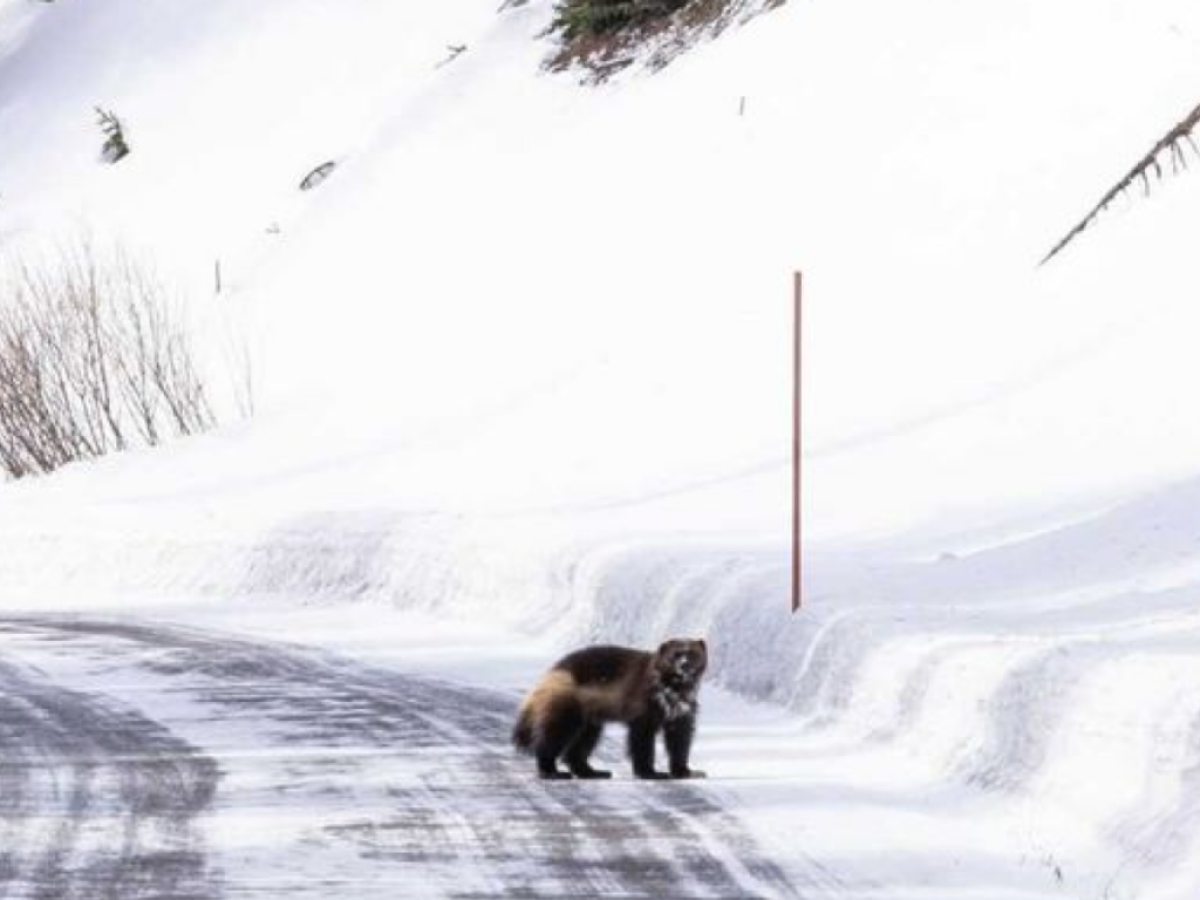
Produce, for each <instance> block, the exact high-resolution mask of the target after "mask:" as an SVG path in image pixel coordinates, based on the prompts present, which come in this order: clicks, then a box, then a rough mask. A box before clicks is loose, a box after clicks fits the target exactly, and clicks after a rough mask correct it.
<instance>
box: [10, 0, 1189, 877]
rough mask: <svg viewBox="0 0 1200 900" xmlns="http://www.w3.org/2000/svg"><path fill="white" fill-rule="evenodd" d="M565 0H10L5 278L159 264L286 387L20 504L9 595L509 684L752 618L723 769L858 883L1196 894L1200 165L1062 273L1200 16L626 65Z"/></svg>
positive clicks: (716, 755) (830, 42)
mask: <svg viewBox="0 0 1200 900" xmlns="http://www.w3.org/2000/svg"><path fill="white" fill-rule="evenodd" d="M551 5H552V4H551V3H550V2H549V0H534V2H530V3H528V4H524V5H520V6H516V7H512V8H505V9H499V10H498V9H497V8H496V7H497V3H496V2H495V0H488V2H482V0H457V2H455V3H434V2H431V0H425V2H423V0H392V2H382V0H341V2H336V3H335V2H333V0H303V2H297V0H289V2H287V3H283V2H282V0H257V2H255V3H254V4H250V5H247V4H242V3H235V2H232V0H208V2H205V3H203V4H199V3H193V4H188V5H186V6H183V5H179V4H175V5H171V6H168V5H166V4H151V3H146V2H144V0H142V2H138V0H108V2H106V3H105V4H98V3H87V2H83V0H58V2H55V3H53V4H35V3H31V2H26V0H0V260H2V259H8V258H12V257H13V256H16V255H18V254H22V253H28V252H41V251H44V250H45V248H47V247H52V246H53V245H54V244H55V243H56V242H58V241H62V240H69V239H71V238H72V236H73V235H75V234H77V233H78V232H79V231H80V230H81V229H83V230H87V231H88V232H90V233H93V234H99V235H103V236H104V238H105V240H115V241H120V242H122V243H124V244H126V245H129V246H131V247H134V248H136V249H137V250H138V251H139V252H143V253H145V254H146V255H148V256H150V257H152V258H153V259H155V260H156V261H157V262H158V263H159V264H160V265H161V266H162V267H163V268H164V270H166V271H167V272H169V273H170V275H171V277H172V278H174V279H176V280H177V282H178V283H179V284H180V285H181V286H182V287H184V288H185V289H187V290H188V291H189V292H190V296H191V301H192V304H193V309H194V312H195V314H196V316H197V320H198V321H199V322H200V323H201V324H202V326H203V329H204V334H205V335H206V336H207V337H208V338H209V340H210V344H211V355H212V359H213V364H214V366H216V367H217V368H220V367H222V366H225V365H228V347H227V346H226V343H227V341H228V340H232V341H234V342H235V343H237V344H244V345H245V347H247V348H248V350H249V352H250V355H251V358H252V359H253V370H254V376H255V381H256V384H257V387H258V396H257V398H256V400H257V403H256V406H257V411H258V414H257V416H256V417H255V419H254V420H253V421H252V422H248V423H244V422H241V423H239V422H232V421H231V423H230V424H229V425H228V427H226V428H225V429H223V430H221V431H219V432H217V433H215V434H212V435H208V436H205V437H202V438H197V439H194V440H191V441H187V442H182V443H179V444H176V445H173V446H171V447H169V448H165V449H163V450H161V451H156V452H146V451H142V452H136V453H130V454H126V455H124V456H122V457H115V458H111V459H106V460H102V461H99V462H96V463H93V464H88V465H80V466H74V467H71V468H70V469H68V470H66V471H64V472H61V473H59V474H57V475H56V476H54V477H53V478H49V479H45V480H41V481H38V482H25V483H19V484H12V485H6V486H4V488H3V489H2V490H0V541H2V542H3V546H4V548H5V550H4V552H3V554H0V592H2V596H3V606H4V608H6V609H9V610H13V609H17V610H20V609H31V608H40V607H44V606H47V605H50V606H53V607H55V608H59V609H72V610H74V609H90V610H98V609H99V610H107V611H119V612H122V613H125V614H131V613H137V614H140V615H141V614H144V615H152V616H157V617H161V618H164V619H168V620H179V621H194V622H198V623H201V624H213V623H215V624H220V625H222V626H224V627H226V628H228V629H229V630H236V631H244V632H247V633H258V634H262V635H270V636H275V635H278V634H280V633H284V634H286V635H288V636H289V637H292V638H294V639H296V640H302V641H305V642H311V643H315V644H320V645H324V646H335V647H338V648H339V649H342V650H345V651H347V652H350V653H352V654H354V655H355V656H358V657H360V658H366V659H371V660H375V661H379V662H381V663H384V664H387V665H394V666H397V667H400V668H406V669H408V670H412V669H413V668H414V667H416V668H417V669H420V670H423V671H432V672H436V673H437V674H440V675H445V676H449V677H453V678H456V679H460V680H463V681H467V682H473V683H488V684H498V685H500V686H502V687H505V688H507V689H511V690H516V689H518V688H519V687H520V686H521V685H523V684H526V683H527V682H528V680H529V679H530V678H531V677H533V676H534V674H536V672H537V670H538V669H539V668H540V667H541V666H544V665H545V664H546V663H548V662H549V661H550V659H552V658H553V656H554V655H555V654H556V653H558V652H560V651H562V650H563V649H565V648H567V647H570V646H574V645H575V644H578V643H581V642H585V641H588V640H593V639H604V640H614V641H624V642H630V643H636V644H641V645H651V644H653V643H655V642H656V641H657V640H658V639H659V638H660V637H662V636H663V635H666V634H674V633H683V634H705V635H706V636H708V638H709V640H710V644H711V646H712V649H713V661H714V678H715V680H716V682H717V684H718V685H719V686H720V691H718V692H717V693H716V695H715V696H716V698H717V700H716V702H715V703H714V704H713V705H714V707H715V708H714V709H713V710H712V712H711V714H710V718H709V719H706V723H705V726H704V729H703V730H702V737H701V746H702V748H703V750H704V753H705V754H706V755H707V756H708V757H709V759H711V762H709V761H708V759H706V762H705V765H706V766H707V767H708V768H709V769H711V770H713V771H714V772H719V773H721V775H720V779H719V788H718V789H719V790H720V791H722V792H723V793H725V794H727V795H728V796H729V798H731V800H732V801H733V802H736V803H737V804H739V807H740V809H741V811H742V813H743V815H744V817H745V818H746V820H747V821H748V822H749V823H750V824H751V825H752V826H753V827H754V829H755V831H756V833H757V834H758V836H759V838H760V839H761V840H763V841H764V842H766V843H767V844H768V845H770V846H775V847H777V848H778V850H779V853H780V854H781V856H785V857H786V856H788V855H799V854H802V855H803V856H804V857H806V858H808V859H811V860H814V861H816V863H818V864H819V865H820V866H821V867H823V868H824V869H826V870H828V871H829V872H830V873H832V874H831V876H830V877H831V878H832V879H833V881H831V882H829V883H824V884H816V885H813V886H811V890H810V893H811V894H812V895H813V896H819V895H823V894H826V893H827V894H831V895H832V894H836V893H837V888H836V887H835V886H833V885H834V884H835V883H848V884H850V885H852V887H853V892H852V893H853V896H856V897H868V896H879V897H887V898H889V900H895V898H906V897H914V898H915V897H922V898H934V897H947V898H951V897H952V898H956V900H961V898H964V897H970V896H978V897H986V898H989V900H995V898H999V897H1002V896H1005V897H1007V896H1012V897H1044V896H1061V895H1063V894H1066V895H1068V896H1078V897H1154V898H1155V900H1162V898H1171V897H1179V898H1184V897H1191V896H1194V893H1195V889H1196V886H1197V884H1200V870H1198V869H1197V865H1196V863H1195V862H1192V860H1195V859H1196V858H1197V854H1196V850H1197V848H1198V845H1200V814H1198V813H1197V811H1196V809H1197V807H1196V803H1197V796H1198V794H1197V784H1198V782H1197V778H1196V772H1197V771H1200V769H1198V766H1200V739H1198V737H1197V735H1198V734H1200V732H1198V731H1197V722H1200V669H1198V668H1197V665H1196V664H1195V663H1194V662H1193V659H1194V658H1197V655H1196V649H1197V639H1198V634H1200V631H1198V625H1200V622H1198V621H1197V616H1196V611H1195V610H1196V608H1197V607H1196V585H1197V575H1198V572H1200V557H1198V555H1197V549H1196V548H1197V547H1198V546H1200V543H1198V540H1200V513H1198V512H1197V510H1198V509H1200V505H1198V504H1197V503H1196V500H1197V494H1198V493H1200V480H1198V479H1200V472H1198V471H1197V469H1196V462H1195V460H1196V458H1197V450H1198V449H1200V418H1197V417H1196V416H1193V415H1190V414H1189V411H1190V409H1191V408H1192V406H1193V398H1192V392H1193V385H1194V384H1196V383H1197V379H1198V376H1200V355H1198V354H1196V353H1195V351H1194V343H1195V334H1196V330H1197V329H1196V325H1197V324H1200V314H1198V313H1197V311H1196V304H1195V302H1194V295H1195V290H1196V287H1197V275H1196V274H1195V272H1194V267H1193V266H1192V265H1191V262H1192V254H1191V247H1190V243H1189V242H1190V240H1191V236H1192V235H1193V234H1194V233H1195V229H1196V226H1197V224H1198V222H1197V219H1198V217H1200V181H1198V180H1197V178H1196V177H1195V175H1194V174H1184V175H1182V176H1180V177H1177V178H1173V179H1171V180H1169V181H1168V182H1167V183H1165V184H1163V185H1162V186H1161V187H1160V188H1159V189H1158V190H1156V191H1155V192H1154V194H1153V195H1152V196H1150V197H1149V198H1142V197H1136V198H1133V199H1131V200H1130V201H1129V202H1127V203H1126V204H1124V205H1123V206H1121V208H1118V209H1114V210H1113V211H1111V212H1110V213H1108V214H1106V215H1105V216H1104V218H1103V219H1102V220H1101V222H1100V223H1099V225H1098V226H1097V227H1096V228H1095V229H1094V230H1090V231H1088V232H1087V233H1086V234H1085V235H1084V236H1083V237H1082V238H1081V239H1080V240H1079V241H1077V242H1076V243H1075V244H1074V245H1072V246H1071V247H1070V248H1068V249H1067V250H1066V251H1065V252H1064V254H1063V255H1062V256H1061V257H1059V258H1057V259H1056V260H1055V261H1054V262H1053V263H1051V264H1050V265H1048V266H1045V267H1043V268H1038V267H1037V266H1036V264H1037V261H1038V260H1039V259H1041V257H1042V256H1043V255H1044V254H1045V252H1046V251H1047V250H1048V249H1049V247H1050V246H1052V245H1053V243H1054V242H1055V241H1056V240H1057V238H1058V237H1059V236H1060V235H1061V234H1062V233H1063V232H1065V231H1066V229H1067V228H1069V227H1070V226H1071V225H1072V224H1073V223H1074V222H1075V221H1077V220H1078V218H1079V217H1080V216H1081V215H1082V214H1083V213H1084V212H1085V211H1086V210H1087V209H1088V208H1089V207H1090V206H1091V204H1092V203H1093V202H1094V201H1095V200H1096V199H1097V197H1098V196H1099V195H1100V194H1101V193H1102V192H1103V191H1104V190H1105V189H1106V188H1107V187H1108V186H1109V185H1110V184H1112V183H1113V182H1114V181H1115V180H1116V178H1117V177H1119V176H1120V175H1121V174H1122V173H1123V172H1124V171H1126V170H1127V168H1128V167H1129V165H1130V164H1131V163H1132V162H1133V161H1134V160H1136V159H1137V158H1139V157H1140V156H1141V155H1142V154H1143V153H1144V152H1145V151H1146V149H1148V147H1149V146H1150V145H1151V144H1152V143H1153V141H1154V140H1155V139H1156V138H1157V136H1159V135H1160V134H1162V133H1163V132H1164V131H1165V130H1166V129H1167V128H1168V127H1169V126H1170V125H1171V124H1173V123H1174V122H1175V121H1177V120H1178V119H1179V118H1181V117H1182V115H1183V114H1184V113H1185V112H1186V111H1187V110H1188V109H1190V108H1191V107H1192V106H1193V105H1194V104H1195V102H1196V98H1195V96H1194V93H1193V91H1194V85H1195V84H1197V83H1200V79H1198V76H1200V52H1197V51H1198V50H1200V9H1197V8H1196V7H1195V4H1194V3H1188V2H1184V0H1150V2H1145V0H1143V2H1140V3H1136V2H1134V0H1101V2H1096V0H1090V2H1086V3H1085V2H1084V0H1055V2H1050V3H1046V2H1035V0H1013V2H1007V3H1003V4H995V3H991V4H989V3H979V2H977V3H962V2H961V0H959V2H954V0H909V2H906V3H902V4H899V3H894V2H885V0H845V2H839V3H833V2H829V0H803V2H801V0H793V2H790V3H788V4H786V5H785V6H783V7H782V8H780V9H778V10H775V11H772V12H770V13H768V14H764V15H763V16H761V17H759V18H757V19H754V20H753V21H751V22H750V23H749V24H747V25H745V26H744V27H741V28H738V29H735V30H732V31H730V32H728V33H726V34H725V35H723V36H722V37H721V38H720V39H719V40H717V41H715V42H712V43H709V44H704V45H701V46H699V47H697V48H695V49H694V50H693V51H692V52H690V53H688V54H685V55H684V56H682V57H680V58H679V59H678V60H676V61H675V62H674V63H673V64H672V65H671V66H670V67H668V68H667V69H666V70H664V71H662V72H660V73H657V74H653V75H651V74H649V73H646V72H644V71H637V70H634V71H630V72H627V73H625V74H623V75H622V76H620V77H618V78H617V79H615V80H614V81H613V82H611V83H608V84H606V85H603V86H599V87H588V86H583V85H581V84H579V81H580V79H579V78H578V76H577V75H576V74H572V73H565V74H558V75H549V74H547V73H545V72H543V71H541V70H540V63H541V61H542V60H543V59H544V58H545V57H546V56H547V54H548V53H549V44H548V40H549V39H548V38H546V36H545V34H544V31H545V28H546V25H547V23H548V21H549V16H550V11H551ZM463 44H465V45H466V46H467V48H468V49H467V50H466V51H465V52H464V53H463V54H462V55H460V56H459V57H457V58H456V59H454V60H453V61H451V62H448V63H446V64H444V65H439V64H440V63H442V62H443V61H444V60H445V59H446V57H447V56H448V55H449V52H448V50H447V47H448V46H449V45H463ZM743 98H744V112H743V111H742V110H743V107H742V101H743ZM97 105H100V106H103V107H104V108H106V109H112V110H113V111H114V112H115V113H117V114H118V115H119V116H120V117H121V118H122V120H123V121H124V122H126V123H127V126H128V129H129V140H130V144H131V147H132V148H133V152H132V154H131V155H130V156H129V157H128V158H127V159H125V160H123V161H121V162H120V163H119V164H117V165H115V166H104V165H101V164H100V163H99V162H98V161H97V155H98V152H99V147H100V144H101V140H102V136H101V133H100V131H99V129H98V127H97V126H96V125H95V122H94V112H93V107H94V106H97ZM326 160H334V161H336V162H337V168H336V170H335V171H334V172H333V173H332V175H331V176H330V177H329V178H328V180H326V181H325V182H324V183H322V184H321V185H320V186H318V187H317V188H316V189H314V190H312V191H307V192H301V191H299V189H298V185H299V182H300V179H301V178H302V177H303V176H304V175H305V174H306V173H307V172H309V171H310V170H311V169H312V168H313V167H314V166H316V165H318V164H320V163H322V162H324V161H326ZM218 260H219V261H220V263H221V268H222V273H223V278H224V282H225V284H224V287H223V290H222V292H221V293H220V294H219V295H214V293H213V282H212V279H213V267H214V264H215V263H216V262H217V261H218ZM796 268H803V270H804V272H805V276H806V279H805V281H806V307H805V308H806V335H807V343H806V347H805V375H806V386H805V409H806V432H805V447H806V450H805V457H804V459H805V476H806V484H807V497H806V506H805V523H806V531H807V534H808V535H809V540H808V542H807V544H806V554H807V556H806V570H805V571H806V585H805V586H806V601H807V603H806V608H805V611H804V612H803V613H802V614H801V615H800V616H798V617H791V616H790V615H789V614H788V612H787V608H786V605H787V595H788V578H789V571H790V569H789V561H788V559H787V553H786V545H787V526H788V506H787V497H788V467H787V463H788V458H787V454H788V446H789V445H788V441H789V435H790V433H789V428H790V423H789V421H788V410H789V391H790V383H789V375H790V356H789V354H790V330H789V329H790V320H789V315H790V305H789V302H790V296H789V291H790V284H791V273H792V271H793V270H794V269H796ZM231 335H232V336H233V337H232V338H230V337H229V336H231ZM750 701H754V702H750ZM760 704H761V705H760ZM839 880H840V881H839Z"/></svg>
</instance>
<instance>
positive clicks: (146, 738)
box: [0, 617, 800, 900]
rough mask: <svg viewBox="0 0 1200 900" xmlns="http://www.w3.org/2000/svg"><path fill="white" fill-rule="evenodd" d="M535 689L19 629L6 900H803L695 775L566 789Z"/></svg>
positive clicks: (0, 813)
mask: <svg viewBox="0 0 1200 900" xmlns="http://www.w3.org/2000/svg"><path fill="white" fill-rule="evenodd" d="M513 708H514V698H513V697H511V696H509V695H506V694H502V693H497V692H489V691H485V690H480V689H474V688H470V687H463V686H459V685H455V684H450V683H446V682H441V681H437V680H434V679H430V678H427V677H409V676H404V675H401V674H397V673H394V672H391V671H388V670H385V669H373V668H369V667H366V666H363V665H360V664H356V663H354V662H351V661H349V660H347V659H345V658H340V657H336V656H332V655H328V654H326V653H323V652H315V651H310V650H306V649H299V648H296V647H293V646H284V645H276V644H268V643H263V642H261V641H249V640H243V639H238V638H233V637H230V636H227V635H222V634H218V633H212V632H207V631H198V630H194V629H182V628H174V627H163V626H160V625H150V624H142V623H132V622H129V621H125V620H122V621H101V620H79V619H47V618H36V619H35V618H27V617H21V618H11V617H9V618H3V619H0V897H4V898H22V900H24V898H38V900H59V898H78V900H97V898H113V900H118V898H119V900H136V898H156V900H167V898H195V900H208V898H217V897H232V898H259V897H288V898H301V897H313V898H321V900H336V898H348V900H349V898H354V900H366V898H376V897H378V898H382V897H388V898H399V897H414V898H423V900H428V898H434V897H464V898H466V897H524V898H557V897H593V898H599V897H620V898H664V900H667V898H685V897H686V898H691V897H694V898H749V897H797V896H800V894H799V893H798V892H796V891H794V890H793V889H792V888H791V887H789V885H788V883H787V881H786V878H785V877H784V875H783V873H782V870H781V869H780V868H779V866H777V865H776V864H775V863H774V862H773V861H771V860H770V859H767V858H765V857H764V854H763V853H762V851H761V850H760V849H759V848H758V847H757V846H756V845H755V843H754V842H753V840H751V839H750V838H749V837H748V836H747V835H746V834H745V833H744V832H743V831H742V829H741V828H740V827H739V823H738V821H737V819H736V818H735V817H734V816H733V815H732V814H731V813H730V812H729V811H727V810H726V809H724V808H723V807H722V804H721V803H720V802H719V801H718V800H717V799H716V797H715V795H714V791H713V789H712V788H711V787H709V786H706V785H703V784H696V783H687V784H683V783H663V784H645V783H639V782H632V781H628V780H624V779H623V780H618V781H613V782H608V783H595V782H589V783H582V782H565V783H557V784H546V783H542V782H539V781H537V780H535V779H534V778H533V777H532V765H531V764H530V763H529V761H528V760H525V759H522V758H518V757H515V756H514V755H513V752H512V751H511V750H510V749H509V746H508V742H507V735H508V730H509V728H510V725H511V718H512V714H513Z"/></svg>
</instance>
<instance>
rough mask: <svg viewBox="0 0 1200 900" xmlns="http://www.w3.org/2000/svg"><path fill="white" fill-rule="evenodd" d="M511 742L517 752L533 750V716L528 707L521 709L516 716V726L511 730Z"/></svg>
mask: <svg viewBox="0 0 1200 900" xmlns="http://www.w3.org/2000/svg"><path fill="white" fill-rule="evenodd" d="M512 742H513V746H514V747H516V748H517V749H518V750H525V751H528V750H531V749H532V748H533V715H532V714H531V711H530V710H529V708H528V707H522V708H521V712H520V714H519V715H518V716H517V724H516V725H514V726H513V730H512Z"/></svg>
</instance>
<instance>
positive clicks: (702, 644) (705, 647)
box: [696, 638, 708, 656]
mask: <svg viewBox="0 0 1200 900" xmlns="http://www.w3.org/2000/svg"><path fill="white" fill-rule="evenodd" d="M696 643H697V644H699V645H700V649H701V650H703V651H704V655H705V656H707V655H708V644H707V643H706V642H705V640H704V638H698V639H697V641H696Z"/></svg>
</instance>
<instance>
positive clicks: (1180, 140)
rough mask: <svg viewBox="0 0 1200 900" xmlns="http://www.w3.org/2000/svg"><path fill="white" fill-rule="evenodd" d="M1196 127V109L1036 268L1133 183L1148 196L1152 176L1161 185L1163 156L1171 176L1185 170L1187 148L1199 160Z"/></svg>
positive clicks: (1198, 111) (1199, 108) (1199, 116)
mask: <svg viewBox="0 0 1200 900" xmlns="http://www.w3.org/2000/svg"><path fill="white" fill-rule="evenodd" d="M1197 125H1200V106H1197V107H1196V108H1195V109H1193V110H1192V111H1191V112H1190V113H1188V114H1187V116H1186V117H1185V118H1184V119H1183V120H1182V121H1180V122H1179V124H1177V125H1176V126H1175V127H1174V128H1172V129H1171V130H1170V131H1168V132H1167V133H1166V134H1165V135H1163V136H1162V138H1160V139H1159V141H1158V143H1156V144H1155V145H1154V147H1153V148H1152V149H1151V150H1150V152H1149V153H1147V154H1146V155H1145V156H1143V157H1142V158H1141V159H1140V160H1138V163H1137V165H1135V166H1134V167H1133V168H1132V169H1130V170H1129V171H1128V172H1127V173H1126V174H1125V177H1124V178H1122V179H1121V180H1120V181H1118V182H1117V183H1116V184H1115V185H1113V186H1112V188H1111V189H1110V190H1109V191H1108V193H1106V194H1105V195H1104V196H1103V197H1101V198H1100V202H1099V203H1097V204H1096V205H1095V206H1094V207H1092V209H1091V211H1090V212H1089V213H1088V214H1087V215H1086V216H1084V217H1083V219H1082V220H1080V222H1079V223H1078V224H1077V225H1076V226H1075V227H1074V228H1072V229H1071V230H1070V231H1068V232H1067V234H1066V236H1065V237H1064V238H1063V239H1062V240H1060V241H1059V242H1058V243H1057V244H1055V245H1054V249H1052V250H1051V251H1050V252H1049V253H1047V254H1046V256H1045V257H1044V258H1043V259H1042V261H1041V262H1040V263H1038V265H1039V266H1044V265H1045V264H1046V263H1048V262H1050V260H1052V259H1054V257H1055V256H1057V255H1058V254H1059V252H1060V251H1062V250H1063V249H1064V248H1065V247H1066V246H1067V244H1069V243H1071V241H1073V240H1075V238H1077V237H1079V235H1080V234H1082V233H1083V232H1084V231H1086V230H1087V229H1088V228H1090V227H1091V226H1092V225H1093V224H1094V223H1095V221H1096V220H1097V219H1098V218H1099V217H1100V215H1101V213H1103V212H1104V211H1105V210H1107V209H1108V207H1109V206H1110V205H1111V204H1112V202H1113V201H1114V200H1116V199H1117V198H1118V197H1120V196H1121V195H1122V194H1124V193H1125V192H1126V191H1128V190H1129V188H1130V187H1132V185H1133V184H1134V182H1136V181H1141V183H1142V188H1143V190H1144V191H1145V193H1146V195H1147V196H1149V194H1150V188H1151V184H1152V182H1151V177H1150V176H1151V173H1153V176H1154V180H1155V181H1161V180H1162V178H1163V166H1162V162H1161V160H1162V158H1163V156H1164V154H1169V155H1170V158H1171V169H1172V172H1176V173H1177V172H1179V171H1180V168H1181V167H1182V168H1184V169H1186V168H1187V156H1186V151H1187V149H1188V148H1189V147H1190V148H1191V150H1192V152H1193V153H1196V154H1197V155H1198V156H1200V148H1197V146H1196V142H1195V140H1194V138H1193V137H1192V132H1193V131H1195V129H1196V126H1197Z"/></svg>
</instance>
